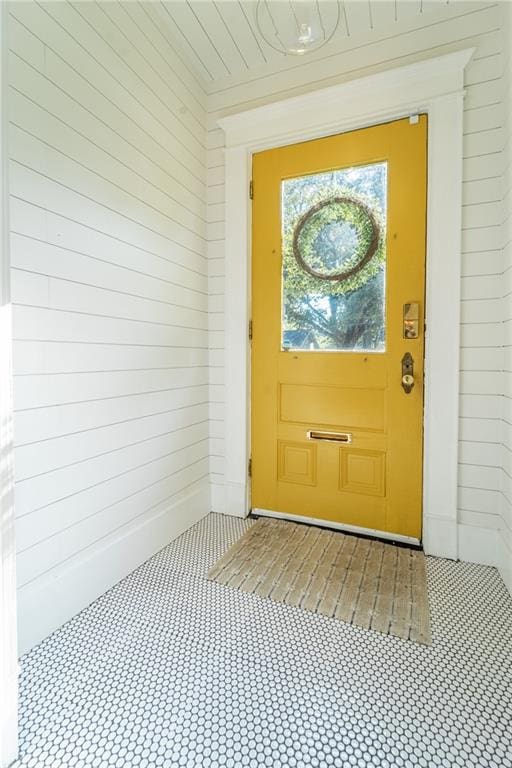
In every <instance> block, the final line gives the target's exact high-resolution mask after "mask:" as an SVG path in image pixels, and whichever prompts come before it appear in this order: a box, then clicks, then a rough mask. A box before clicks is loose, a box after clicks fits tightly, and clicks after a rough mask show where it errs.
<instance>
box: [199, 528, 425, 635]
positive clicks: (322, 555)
mask: <svg viewBox="0 0 512 768" xmlns="http://www.w3.org/2000/svg"><path fill="white" fill-rule="evenodd" d="M208 579H210V580H211V581H216V582H217V583H219V584H224V585H226V586H228V587H234V588H236V589H240V590H243V591H244V592H253V593H254V594H256V595H260V596H261V597H269V598H271V599H272V600H277V601H278V602H283V603H288V604H289V605H295V606H299V607H301V608H304V609H305V610H309V611H313V612H316V613H321V614H323V615H325V616H332V617H335V618H337V619H341V620H342V621H346V622H348V623H349V624H356V625H357V626H359V627H364V628H365V629H375V630H377V631H379V632H383V633H385V634H389V635H396V636H397V637H401V638H404V639H406V640H414V641H416V642H418V643H423V644H425V645H429V644H430V642H431V635H430V615H429V604H428V592H427V579H426V569H425V556H424V554H423V552H419V551H417V550H413V549H409V548H406V547H397V546H394V545H393V544H385V543H384V542H382V541H373V540H371V539H363V538H359V537H356V536H348V535H346V534H343V533H339V532H337V531H330V530H326V529H325V528H316V527H314V526H308V525H299V524H297V523H291V522H287V521H284V520H274V519H271V518H260V519H259V520H258V521H257V522H256V523H255V524H254V525H253V526H251V528H250V529H249V530H248V531H247V533H245V534H244V536H242V538H240V539H239V540H238V541H237V542H236V543H235V544H234V545H233V546H232V547H231V548H230V549H229V550H228V551H227V552H226V553H225V555H223V556H222V557H221V558H220V560H218V561H217V562H216V563H215V565H214V566H213V567H212V568H211V569H210V571H209V573H208Z"/></svg>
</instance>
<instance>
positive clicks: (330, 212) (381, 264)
mask: <svg viewBox="0 0 512 768" xmlns="http://www.w3.org/2000/svg"><path fill="white" fill-rule="evenodd" d="M386 172H387V166H386V163H375V164H372V165H367V166H361V167H354V168H350V169H344V170H338V171H329V172H327V173H320V174H315V175H311V176H303V177H300V178H296V179H287V180H285V181H284V182H283V185H282V243H283V340H282V341H283V347H284V348H290V349H325V350H346V351H350V350H354V351H358V350H360V351H363V350H367V351H374V352H378V351H383V350H384V348H385V318H384V312H385V300H384V297H385V257H386V254H385V248H386V237H385V221H386V189H387V185H386ZM333 198H352V199H354V200H356V201H359V202H360V203H361V204H362V207H361V206H359V205H355V204H353V203H350V202H349V201H344V202H332V199H333ZM324 201H330V202H326V204H325V205H319V204H321V203H322V202H324ZM314 206H318V209H317V210H316V211H313V213H312V215H311V216H309V217H308V218H307V220H306V222H305V224H304V225H303V226H302V227H301V228H300V236H299V238H298V241H297V242H298V245H299V247H300V253H301V256H302V258H303V259H304V261H305V262H306V264H307V265H308V266H309V267H310V268H311V269H312V270H314V271H316V272H319V273H321V274H322V275H323V276H324V275H325V276H328V277H329V276H330V279H324V278H319V277H315V276H313V275H311V274H310V273H309V272H308V271H306V270H305V269H303V268H302V267H301V265H300V264H299V262H298V261H297V259H296V258H295V255H294V250H293V236H294V232H295V230H296V227H297V225H298V224H299V222H301V218H302V217H303V216H304V214H306V213H307V212H308V211H310V210H311V209H312V208H313V207H314ZM364 207H368V208H369V209H371V213H372V215H373V218H374V219H375V221H376V223H377V225H378V229H379V231H380V239H379V241H378V244H377V247H376V249H375V253H374V255H373V256H372V258H371V259H370V260H369V261H368V263H366V264H365V265H364V266H363V267H362V269H358V270H357V271H355V272H353V273H352V274H351V275H350V277H348V278H346V279H341V280H337V279H332V276H333V275H334V274H337V273H340V272H341V273H347V272H350V271H351V270H352V269H353V268H354V267H356V266H357V265H358V264H360V262H361V259H362V258H363V257H364V254H365V253H366V252H367V250H368V247H369V246H370V244H371V241H372V237H373V236H374V229H375V227H372V221H371V218H370V217H369V216H368V214H367V213H366V212H365V210H364Z"/></svg>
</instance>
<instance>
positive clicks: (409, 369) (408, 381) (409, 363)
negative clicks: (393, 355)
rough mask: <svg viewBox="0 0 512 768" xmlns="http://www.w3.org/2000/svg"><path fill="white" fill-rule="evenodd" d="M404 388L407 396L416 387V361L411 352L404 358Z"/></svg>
mask: <svg viewBox="0 0 512 768" xmlns="http://www.w3.org/2000/svg"><path fill="white" fill-rule="evenodd" d="M402 387H403V389H404V392H405V394H406V395H408V394H410V392H411V390H412V388H413V387H414V360H413V357H412V355H411V353H410V352H406V353H405V355H404V356H403V357H402Z"/></svg>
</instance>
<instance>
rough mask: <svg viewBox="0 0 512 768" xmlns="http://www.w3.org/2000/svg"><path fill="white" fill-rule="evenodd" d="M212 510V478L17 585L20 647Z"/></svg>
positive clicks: (80, 607)
mask: <svg viewBox="0 0 512 768" xmlns="http://www.w3.org/2000/svg"><path fill="white" fill-rule="evenodd" d="M208 512H209V491H208V483H207V482H206V481H201V482H200V483H198V484H197V486H195V488H194V489H193V490H191V491H189V492H188V493H187V494H186V495H183V496H181V495H180V497H179V498H178V499H172V500H171V501H170V503H169V502H168V503H167V504H166V506H160V507H159V508H157V509H155V510H152V511H151V513H149V514H148V515H147V516H144V517H142V518H139V519H137V520H136V521H132V522H131V523H128V524H127V525H126V526H125V527H124V528H123V529H121V531H116V532H115V534H113V536H112V538H110V537H108V538H107V539H104V540H103V541H102V542H101V543H100V544H99V545H96V546H94V545H93V546H91V547H89V548H88V549H87V550H85V551H83V552H81V553H80V555H79V556H77V558H72V559H70V560H69V561H68V562H66V563H65V564H63V565H62V566H60V567H59V568H58V569H57V568H56V569H53V570H52V571H51V573H50V574H49V575H48V576H47V577H46V578H45V577H42V578H40V579H37V581H36V582H34V583H33V584H28V585H27V586H26V587H22V588H21V589H20V590H19V591H18V649H19V654H20V655H22V654H24V653H26V652H27V651H28V650H30V648H32V647H33V646H34V645H37V643H39V642H40V641H41V640H43V639H44V638H45V637H47V636H48V635H50V634H51V633H52V632H53V631H54V630H56V629H57V628H58V627H60V626H62V624H64V623H65V622H66V621H69V619H71V618H72V617H73V616H74V615H75V614H77V613H79V611H81V610H83V609H84V608H85V607H86V606H87V605H89V604H90V603H92V602H93V601H94V600H96V598H98V597H99V596H100V595H102V594H103V593H104V592H106V591H107V590H108V589H110V587H112V586H113V585H114V584H116V583H117V582H118V581H120V580H121V579H123V578H124V577H125V576H127V575H128V574H129V573H130V572H131V571H133V570H134V569H135V568H137V567H138V566H139V565H141V564H142V563H143V562H145V561H146V560H147V559H148V558H150V557H151V556H152V555H154V554H155V553H156V552H158V551H159V550H160V549H162V547H164V546H165V545H166V544H167V543H168V542H170V541H172V540H173V539H175V538H176V537H177V536H179V535H180V534H182V533H183V532H184V531H186V530H187V528H190V526H192V525H194V524H195V523H197V522H198V521H199V520H200V519H201V518H203V517H204V516H205V515H207V514H208Z"/></svg>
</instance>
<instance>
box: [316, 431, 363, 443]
mask: <svg viewBox="0 0 512 768" xmlns="http://www.w3.org/2000/svg"><path fill="white" fill-rule="evenodd" d="M306 437H307V438H308V440H325V441H327V442H329V443H351V442H352V433H351V432H321V431H318V430H316V429H308V431H307V432H306Z"/></svg>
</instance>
